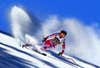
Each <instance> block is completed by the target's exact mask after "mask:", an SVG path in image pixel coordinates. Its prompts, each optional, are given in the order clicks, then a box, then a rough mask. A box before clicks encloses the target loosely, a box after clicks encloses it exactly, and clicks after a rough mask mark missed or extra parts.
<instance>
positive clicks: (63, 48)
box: [58, 40, 65, 55]
mask: <svg viewBox="0 0 100 68" xmlns="http://www.w3.org/2000/svg"><path fill="white" fill-rule="evenodd" d="M64 50H65V40H64V42H63V44H62V51H61V52H59V53H58V55H62V54H63V53H64Z"/></svg>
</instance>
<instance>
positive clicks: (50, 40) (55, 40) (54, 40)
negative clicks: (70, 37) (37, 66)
mask: <svg viewBox="0 0 100 68" xmlns="http://www.w3.org/2000/svg"><path fill="white" fill-rule="evenodd" d="M58 44H62V51H61V54H63V53H64V49H65V38H60V37H59V33H54V34H51V35H49V36H47V37H46V40H45V41H44V47H43V48H44V49H45V50H47V49H48V48H52V47H53V48H55V46H56V45H58Z"/></svg>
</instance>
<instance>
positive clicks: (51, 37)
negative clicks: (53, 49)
mask: <svg viewBox="0 0 100 68" xmlns="http://www.w3.org/2000/svg"><path fill="white" fill-rule="evenodd" d="M56 35H57V33H54V34H51V35H49V36H46V37H45V38H44V39H43V42H44V41H46V40H47V39H53V38H55V37H56Z"/></svg>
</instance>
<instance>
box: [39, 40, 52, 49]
mask: <svg viewBox="0 0 100 68" xmlns="http://www.w3.org/2000/svg"><path fill="white" fill-rule="evenodd" d="M50 47H51V40H47V41H45V42H44V46H43V47H42V48H41V49H42V50H48V49H49V48H50Z"/></svg>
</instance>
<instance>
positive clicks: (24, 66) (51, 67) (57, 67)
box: [0, 33, 96, 68]
mask: <svg viewBox="0 0 100 68" xmlns="http://www.w3.org/2000/svg"><path fill="white" fill-rule="evenodd" d="M27 37H28V35H27ZM30 38H31V40H32V37H30ZM33 41H36V40H34V38H33ZM35 44H36V43H35ZM37 46H38V45H37ZM48 55H49V56H43V55H41V54H38V53H36V52H34V51H32V50H29V49H25V48H21V47H20V44H19V42H18V41H17V39H15V38H13V37H11V36H8V35H5V34H2V33H0V68H76V67H75V65H74V66H73V65H72V64H70V63H69V62H68V61H69V60H71V59H72V60H71V61H72V62H73V60H74V61H75V62H76V63H77V64H78V65H80V66H82V67H83V68H96V67H95V66H93V65H90V64H87V63H84V62H82V61H80V60H78V59H76V58H73V57H71V56H68V55H63V56H64V58H61V57H57V56H56V54H55V52H52V51H50V52H49V53H48ZM67 58H71V59H67ZM77 68H81V67H79V66H77Z"/></svg>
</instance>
